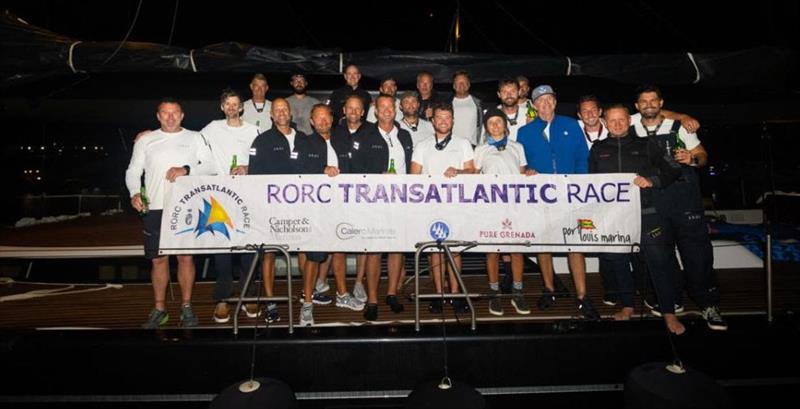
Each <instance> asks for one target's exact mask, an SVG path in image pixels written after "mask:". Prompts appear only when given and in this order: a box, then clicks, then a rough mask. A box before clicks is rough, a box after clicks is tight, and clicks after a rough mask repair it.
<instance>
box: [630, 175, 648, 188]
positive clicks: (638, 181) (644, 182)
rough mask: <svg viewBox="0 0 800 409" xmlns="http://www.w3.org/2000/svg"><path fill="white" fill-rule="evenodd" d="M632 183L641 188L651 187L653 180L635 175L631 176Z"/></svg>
mask: <svg viewBox="0 0 800 409" xmlns="http://www.w3.org/2000/svg"><path fill="white" fill-rule="evenodd" d="M633 184H634V185H636V186H639V187H640V188H642V189H647V188H650V187H653V182H651V181H650V179H648V178H646V177H643V176H639V175H636V177H635V178H633Z"/></svg>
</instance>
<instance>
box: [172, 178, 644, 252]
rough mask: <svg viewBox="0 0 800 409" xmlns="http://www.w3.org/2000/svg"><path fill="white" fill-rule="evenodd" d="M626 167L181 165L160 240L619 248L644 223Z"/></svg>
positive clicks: (202, 245)
mask: <svg viewBox="0 0 800 409" xmlns="http://www.w3.org/2000/svg"><path fill="white" fill-rule="evenodd" d="M634 176H635V175H633V174H603V175H535V176H523V175H509V176H491V175H459V176H457V177H455V178H445V177H444V176H420V175H402V176H401V175H340V176H337V177H333V178H332V177H328V176H325V175H264V176H255V175H254V176H238V177H233V176H213V177H211V176H209V177H204V176H197V177H194V176H192V177H181V178H178V180H177V181H176V182H175V183H174V184H170V185H171V186H170V187H171V191H170V192H169V193H168V195H167V203H166V204H165V206H164V213H163V220H162V225H161V243H160V245H161V246H160V247H161V249H160V252H161V254H188V253H214V252H220V251H222V250H225V251H227V250H228V249H230V248H231V247H234V246H244V245H247V244H261V243H264V244H286V245H288V246H289V249H290V251H342V252H363V251H372V252H411V251H414V246H415V244H416V243H420V242H430V241H436V240H465V241H477V242H479V243H481V244H484V243H486V244H490V245H487V246H484V245H481V246H479V247H476V248H474V249H473V250H471V251H476V252H491V251H502V252H567V251H579V252H628V251H630V246H631V245H632V244H633V243H638V242H639V237H640V230H641V226H640V224H641V217H640V213H641V212H640V208H639V188H638V187H636V186H635V185H634V184H633V183H632V181H633V178H634ZM491 243H494V244H491ZM501 243H502V244H501ZM510 243H530V244H532V245H531V246H529V247H525V246H512V245H509V244H510Z"/></svg>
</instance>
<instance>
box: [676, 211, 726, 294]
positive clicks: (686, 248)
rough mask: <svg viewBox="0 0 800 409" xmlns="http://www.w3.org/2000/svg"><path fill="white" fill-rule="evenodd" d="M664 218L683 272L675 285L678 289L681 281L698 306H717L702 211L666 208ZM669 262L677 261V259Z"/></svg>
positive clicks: (681, 284) (711, 256) (711, 254)
mask: <svg viewBox="0 0 800 409" xmlns="http://www.w3.org/2000/svg"><path fill="white" fill-rule="evenodd" d="M664 219H665V221H666V224H667V227H668V228H669V229H670V231H671V235H672V236H673V238H674V241H675V244H676V245H677V246H678V252H679V253H680V257H681V263H682V264H683V274H682V275H680V276H679V280H678V282H677V284H678V285H680V287H679V288H680V289H681V291H682V290H683V288H684V284H685V287H686V290H687V292H688V293H689V296H690V297H691V298H692V300H693V301H694V302H695V304H697V306H698V307H700V308H701V309H704V308H706V307H712V306H718V305H719V300H720V296H719V289H718V288H717V277H716V274H715V272H714V249H713V247H712V246H711V238H710V237H709V236H708V227H707V226H706V223H705V221H704V220H703V213H702V212H701V211H688V212H677V211H676V212H667V213H666V214H665V215H664ZM673 258H674V257H673ZM673 262H674V263H675V264H676V265H677V261H673Z"/></svg>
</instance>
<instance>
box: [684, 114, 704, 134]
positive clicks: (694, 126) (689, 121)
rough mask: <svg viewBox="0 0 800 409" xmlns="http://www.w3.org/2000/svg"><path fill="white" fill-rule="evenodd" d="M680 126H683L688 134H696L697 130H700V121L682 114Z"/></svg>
mask: <svg viewBox="0 0 800 409" xmlns="http://www.w3.org/2000/svg"><path fill="white" fill-rule="evenodd" d="M681 125H683V127H684V128H686V130H687V131H688V132H689V133H696V132H697V130H698V129H700V121H698V120H696V119H694V118H693V117H691V116H689V115H686V114H683V116H682V117H681Z"/></svg>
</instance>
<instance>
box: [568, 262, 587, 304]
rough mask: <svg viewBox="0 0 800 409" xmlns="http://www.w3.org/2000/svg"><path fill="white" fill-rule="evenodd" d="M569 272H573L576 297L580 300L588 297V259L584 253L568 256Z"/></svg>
mask: <svg viewBox="0 0 800 409" xmlns="http://www.w3.org/2000/svg"><path fill="white" fill-rule="evenodd" d="M567 260H568V261H569V270H570V271H571V272H572V281H573V283H575V295H576V296H577V297H578V299H581V300H582V299H583V297H586V258H584V256H583V253H569V254H567Z"/></svg>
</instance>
